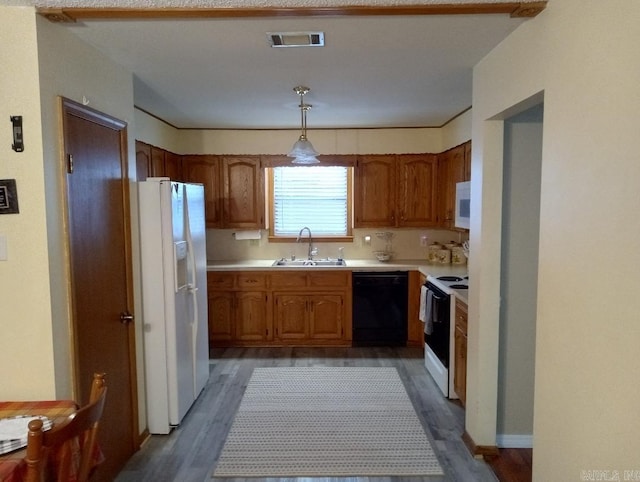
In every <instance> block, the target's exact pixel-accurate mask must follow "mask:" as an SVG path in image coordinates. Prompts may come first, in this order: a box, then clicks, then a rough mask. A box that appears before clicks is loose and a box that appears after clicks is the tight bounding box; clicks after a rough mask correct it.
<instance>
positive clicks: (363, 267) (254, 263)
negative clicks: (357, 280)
mask: <svg viewBox="0 0 640 482" xmlns="http://www.w3.org/2000/svg"><path fill="white" fill-rule="evenodd" d="M274 261H275V260H273V259H246V260H237V261H234V260H225V261H208V262H207V271H263V270H264V271H282V270H301V269H303V270H314V271H315V270H349V271H411V270H418V271H420V272H421V273H422V274H424V275H425V276H427V275H431V276H447V275H454V276H465V275H466V274H467V265H466V264H463V265H453V264H430V263H428V262H427V260H425V259H398V260H392V261H387V262H380V261H377V260H375V259H347V260H345V261H346V263H347V265H346V266H322V267H310V266H272V265H273V262H274ZM453 291H454V295H455V296H456V297H457V298H459V299H461V300H462V301H464V302H465V303H468V297H467V290H453Z"/></svg>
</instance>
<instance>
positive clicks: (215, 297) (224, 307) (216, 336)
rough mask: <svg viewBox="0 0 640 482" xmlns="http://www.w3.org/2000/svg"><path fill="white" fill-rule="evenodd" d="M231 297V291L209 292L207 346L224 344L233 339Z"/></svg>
mask: <svg viewBox="0 0 640 482" xmlns="http://www.w3.org/2000/svg"><path fill="white" fill-rule="evenodd" d="M233 299H234V295H233V292H232V291H212V292H209V294H208V311H209V346H216V345H221V344H222V345H225V344H229V343H230V342H231V341H233V338H234V333H233V332H234V329H233V325H234V323H233V321H234V315H233V312H234V303H233Z"/></svg>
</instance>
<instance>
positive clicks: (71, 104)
mask: <svg viewBox="0 0 640 482" xmlns="http://www.w3.org/2000/svg"><path fill="white" fill-rule="evenodd" d="M58 99H59V109H58V112H59V124H60V126H61V134H60V136H61V142H60V160H61V166H60V175H61V177H62V203H61V204H62V208H63V216H62V217H63V230H64V251H65V254H66V257H67V260H68V262H67V263H66V270H67V293H68V297H67V305H68V307H67V308H68V313H69V337H70V340H69V342H70V347H71V372H72V377H73V380H72V387H73V396H74V399H75V400H79V398H80V397H79V395H80V393H82V391H83V390H86V386H85V385H86V380H80V376H79V371H80V369H79V360H78V356H79V355H78V345H77V339H78V337H77V336H76V333H77V332H78V319H77V315H76V305H75V283H74V280H73V272H72V270H71V259H72V257H73V253H72V250H71V240H70V235H71V226H70V220H69V186H68V183H67V173H68V165H69V164H68V159H67V156H66V146H67V145H68V144H69V142H68V138H67V133H68V127H67V123H66V116H67V115H68V114H70V115H74V116H76V117H78V118H81V119H84V120H86V121H89V122H93V123H96V124H98V125H101V126H104V127H107V128H110V129H113V130H115V131H117V132H118V135H119V141H120V166H121V171H122V182H123V189H122V209H123V213H122V215H123V220H124V222H123V229H124V232H123V235H124V250H125V253H124V257H125V259H124V265H125V276H126V285H127V286H126V300H127V310H128V311H129V312H130V313H134V292H133V283H134V279H133V257H132V236H131V204H130V193H129V191H130V190H129V183H130V181H131V180H130V178H129V168H128V132H127V123H126V122H124V121H121V120H120V119H117V118H115V117H112V116H110V115H108V114H105V113H103V112H100V111H97V110H95V109H93V108H91V107H88V106H86V105H83V104H80V103H78V102H75V101H73V100H71V99H68V98H65V97H62V96H59V97H58ZM127 332H128V333H127V335H128V345H129V346H128V351H129V359H130V360H131V361H130V364H129V374H130V387H129V389H130V392H131V404H132V407H131V409H132V425H133V426H132V427H131V430H132V434H133V437H134V438H133V440H132V441H131V442H132V444H134V446H135V447H138V446H139V445H140V441H139V435H140V427H139V420H138V416H139V407H138V403H139V402H138V387H137V370H136V358H137V357H136V339H135V323H129V324H128V325H127Z"/></svg>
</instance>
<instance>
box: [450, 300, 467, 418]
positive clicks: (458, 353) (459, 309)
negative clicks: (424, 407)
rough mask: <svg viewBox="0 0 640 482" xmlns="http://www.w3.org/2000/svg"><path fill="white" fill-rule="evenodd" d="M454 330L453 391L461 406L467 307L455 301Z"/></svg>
mask: <svg viewBox="0 0 640 482" xmlns="http://www.w3.org/2000/svg"><path fill="white" fill-rule="evenodd" d="M455 310H456V311H455V320H456V324H455V330H454V349H455V352H454V372H453V390H454V391H455V392H456V393H457V394H458V397H459V398H460V402H461V403H462V405H466V401H467V320H468V310H467V305H466V304H465V303H463V302H462V301H460V300H459V299H456V308H455Z"/></svg>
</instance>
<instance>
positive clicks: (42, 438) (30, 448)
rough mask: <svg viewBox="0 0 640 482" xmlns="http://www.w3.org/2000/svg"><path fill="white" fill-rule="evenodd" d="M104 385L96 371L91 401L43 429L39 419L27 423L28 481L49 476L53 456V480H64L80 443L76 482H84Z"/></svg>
mask: <svg viewBox="0 0 640 482" xmlns="http://www.w3.org/2000/svg"><path fill="white" fill-rule="evenodd" d="M106 395H107V387H106V384H105V380H104V374H103V373H100V374H95V375H94V379H93V384H92V386H91V395H90V401H89V403H88V404H87V405H85V406H84V407H82V408H80V409H78V410H77V411H76V412H74V413H73V414H71V415H69V417H67V419H66V420H65V421H64V422H62V423H61V424H59V425H55V426H54V427H53V428H51V429H50V430H48V431H46V432H43V431H42V420H39V419H36V420H32V421H31V422H29V433H28V436H27V455H26V463H27V478H26V481H27V482H43V481H46V480H49V479H51V477H50V476H49V473H50V471H48V468H47V461H48V460H49V459H50V458H51V457H54V458H55V460H56V465H57V470H56V475H55V478H54V479H53V480H56V481H66V480H68V479H69V476H70V474H71V468H72V464H73V460H72V458H73V453H74V447H73V446H72V444H76V443H77V444H79V452H80V462H79V467H78V473H77V480H78V482H85V481H86V480H88V478H89V474H90V471H91V458H92V455H93V453H94V450H95V446H96V441H97V433H98V426H99V422H100V418H101V417H102V411H103V410H104V403H105V398H106Z"/></svg>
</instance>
